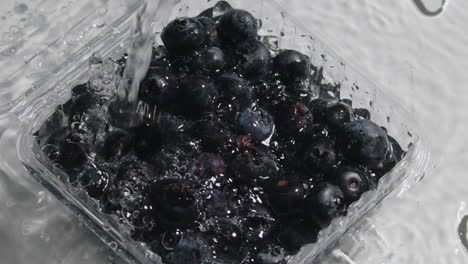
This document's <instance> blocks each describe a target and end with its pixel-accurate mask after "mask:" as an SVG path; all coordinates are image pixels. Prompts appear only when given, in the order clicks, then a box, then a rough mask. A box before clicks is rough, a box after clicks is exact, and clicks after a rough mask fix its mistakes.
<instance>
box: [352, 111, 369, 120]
mask: <svg viewBox="0 0 468 264" xmlns="http://www.w3.org/2000/svg"><path fill="white" fill-rule="evenodd" d="M353 112H354V115H355V116H356V118H357V119H365V120H370V117H371V114H370V112H369V110H367V109H364V108H356V109H354V111H353Z"/></svg>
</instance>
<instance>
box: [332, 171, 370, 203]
mask: <svg viewBox="0 0 468 264" xmlns="http://www.w3.org/2000/svg"><path fill="white" fill-rule="evenodd" d="M332 181H333V182H334V183H335V184H336V185H337V186H338V187H339V188H340V189H341V191H342V192H343V195H344V198H345V200H346V202H347V203H351V202H354V201H357V200H358V199H359V198H360V197H361V195H362V194H363V193H364V192H366V191H368V190H369V188H370V182H369V177H368V175H366V173H365V171H364V170H362V169H359V168H356V167H352V166H341V167H340V168H338V169H337V170H336V171H335V172H334V173H333V180H332Z"/></svg>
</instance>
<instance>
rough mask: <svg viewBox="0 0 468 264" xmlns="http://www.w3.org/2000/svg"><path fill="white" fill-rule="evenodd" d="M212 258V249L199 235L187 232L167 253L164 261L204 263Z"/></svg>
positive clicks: (184, 263)
mask: <svg viewBox="0 0 468 264" xmlns="http://www.w3.org/2000/svg"><path fill="white" fill-rule="evenodd" d="M210 259H212V249H211V247H210V246H209V244H208V242H207V241H206V240H205V239H204V238H203V237H201V236H200V235H197V234H193V233H188V234H184V235H183V238H182V239H181V240H180V242H179V243H178V244H177V246H176V247H175V248H174V250H173V251H172V252H170V253H169V254H167V256H166V259H165V262H167V263H170V264H204V263H209V262H208V261H210Z"/></svg>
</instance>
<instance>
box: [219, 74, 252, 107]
mask: <svg viewBox="0 0 468 264" xmlns="http://www.w3.org/2000/svg"><path fill="white" fill-rule="evenodd" d="M216 86H217V87H218V89H219V90H220V91H221V93H222V96H223V100H224V101H225V103H226V104H231V105H232V108H233V111H235V112H240V111H242V110H244V109H245V108H247V107H249V106H251V105H252V104H253V102H254V94H253V88H252V86H251V84H250V83H249V81H247V80H245V79H243V78H240V77H238V76H237V75H236V74H234V73H225V74H223V75H221V76H220V77H218V79H217V80H216Z"/></svg>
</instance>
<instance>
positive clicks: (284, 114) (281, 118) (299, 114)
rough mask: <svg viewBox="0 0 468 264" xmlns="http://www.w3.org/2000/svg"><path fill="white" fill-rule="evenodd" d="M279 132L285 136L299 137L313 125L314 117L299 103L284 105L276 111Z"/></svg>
mask: <svg viewBox="0 0 468 264" xmlns="http://www.w3.org/2000/svg"><path fill="white" fill-rule="evenodd" d="M275 117H276V121H277V122H276V123H277V124H278V131H279V132H280V133H283V134H284V135H291V136H297V135H299V134H302V133H304V132H305V130H306V129H307V128H308V127H309V126H311V125H312V122H313V116H312V113H311V112H310V110H309V108H307V107H306V106H305V105H304V104H302V103H299V102H293V103H289V102H288V103H283V104H281V105H280V106H279V107H278V110H277V111H276V115H275Z"/></svg>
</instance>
